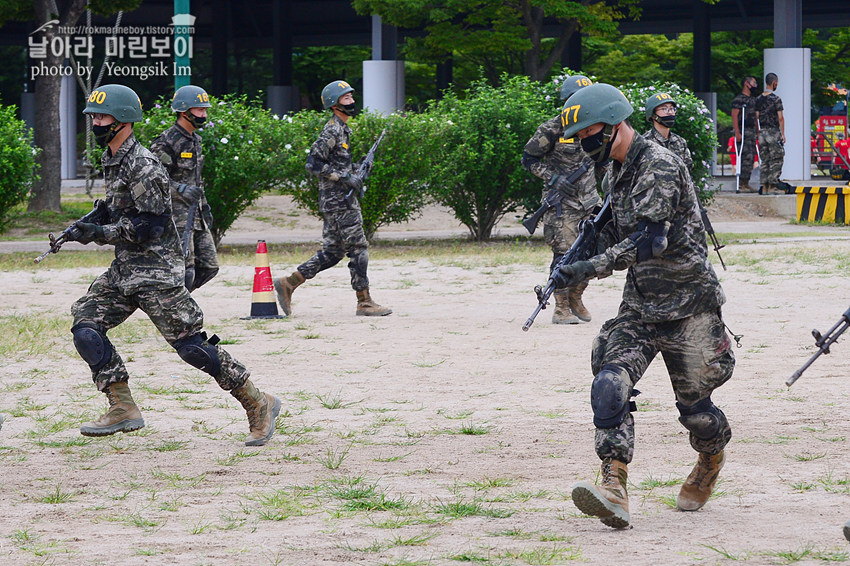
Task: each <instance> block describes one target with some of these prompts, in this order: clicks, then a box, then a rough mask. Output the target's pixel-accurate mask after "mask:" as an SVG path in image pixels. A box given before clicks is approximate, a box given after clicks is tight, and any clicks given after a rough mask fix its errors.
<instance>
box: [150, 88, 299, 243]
mask: <svg viewBox="0 0 850 566" xmlns="http://www.w3.org/2000/svg"><path fill="white" fill-rule="evenodd" d="M175 120H176V117H175V113H174V112H172V111H171V107H170V102H169V101H165V100H160V101H158V102H157V103H156V104H155V105H154V107H153V108H151V109H149V110H148V111H147V112H146V113H145V119H144V121H143V122H141V123H138V124H136V125H135V127H134V130H135V134H136V137H137V138H138V139H139V141H140V142H142V143H143V144H144V145H145V146H146V147H150V143H151V142H152V141H153V140H154V139H155V138H156V137H157V136H158V135H159V134H160V133H162V132H163V131H164V130H166V129H168V128H170V127H171V126H172V125H173V124H174V121H175ZM283 121H284V120H281V119H279V118H278V117H277V116H274V115H272V114H271V112H269V111H268V110H266V109H264V108H263V107H262V105H261V103H259V102H257V101H250V102H249V101H248V100H247V99H246V98H245V96H229V95H228V96H224V97H221V98H215V99H213V100H212V107H211V108H210V109H209V117H208V123H207V124H206V125H205V126H204V128H203V129H202V130H198V134H200V136H201V138H202V139H203V141H202V145H203V148H204V170H203V179H204V191H205V192H206V195H207V201H208V202H209V204H210V208H212V213H213V216H214V218H215V222H214V223H213V229H212V232H213V237H214V238H215V241H216V242H219V241H221V238H222V236H223V235H224V233H225V232H226V231H227V229H228V228H230V226H231V225H232V224H233V222H234V221H235V220H236V219H237V218H238V217H239V215H240V214H242V212H243V211H244V210H245V209H246V208H248V207H249V206H250V205H251V204H252V203H253V202H254V201H255V200H256V199H257V198H258V197H259V196H260V195H261V194H263V193H264V192H266V191H269V190H271V189H272V188H276V187H279V186H280V185H282V184H283V183H284V182H285V181H286V180H287V179H286V163H285V157H286V153H285V152H282V151H281V148H283V147H284V145H285V144H286V143H287V139H286V136H287V134H288V132H287V129H286V128H284V127H282V125H281V122H283Z"/></svg>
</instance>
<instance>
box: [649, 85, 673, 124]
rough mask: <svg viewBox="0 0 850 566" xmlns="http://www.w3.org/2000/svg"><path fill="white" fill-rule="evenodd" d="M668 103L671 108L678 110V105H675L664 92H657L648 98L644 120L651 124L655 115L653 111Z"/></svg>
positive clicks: (670, 97) (671, 98)
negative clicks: (671, 105)
mask: <svg viewBox="0 0 850 566" xmlns="http://www.w3.org/2000/svg"><path fill="white" fill-rule="evenodd" d="M668 102H672V103H673V106H675V107H677V108H678V106H679V105H678V104H676V99H675V98H673V97H672V96H670V95H669V94H667V93H666V92H659V93H656V94H653V95H652V96H650V97H649V98H647V99H646V119H647V121H648V122H652V115H653V114H655V109H656V108H658V107H659V106H661V105H662V104H667V103H668Z"/></svg>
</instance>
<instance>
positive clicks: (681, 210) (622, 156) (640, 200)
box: [554, 83, 735, 528]
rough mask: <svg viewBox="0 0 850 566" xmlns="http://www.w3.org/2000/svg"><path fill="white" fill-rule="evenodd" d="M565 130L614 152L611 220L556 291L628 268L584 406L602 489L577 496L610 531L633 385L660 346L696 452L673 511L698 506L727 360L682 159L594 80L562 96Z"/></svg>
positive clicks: (717, 459) (627, 443)
mask: <svg viewBox="0 0 850 566" xmlns="http://www.w3.org/2000/svg"><path fill="white" fill-rule="evenodd" d="M563 112H564V114H565V121H564V123H565V132H564V136H565V137H572V136H578V137H579V138H580V139H581V144H582V148H583V149H584V150H585V151H586V152H587V153H588V154H589V155H590V156H591V157H592V158H594V159H595V160H597V161H605V160H607V159H608V158H609V157H610V158H612V159H613V160H614V163H613V167H612V169H611V172H610V173H609V175H611V177H612V180H611V183H610V186H611V193H610V196H611V208H612V214H613V219H612V221H611V222H609V223H608V224H607V225H606V226H605V227H604V228H603V230H602V233H601V234H600V237H599V242H598V243H599V245H598V246H597V250H598V254H597V255H595V256H593V257H592V258H590V260H588V261H579V262H576V263H574V264H571V265H567V266H564V267H562V268H561V270H560V271H559V272H558V273H556V274H555V275H554V277H555V282H556V285H557V286H558V287H561V288H563V287H569V286H574V285H577V284H579V283H581V282H583V281H586V280H588V279H591V278H595V277H607V276H608V275H610V274H611V273H612V272H613V271H614V270H623V269H627V270H628V273H627V276H626V286H625V289H624V291H623V301H622V303H621V304H620V309H619V313H618V314H617V316H616V317H614V318H613V319H611V320H609V321H607V322H606V323H605V324H604V325H603V326H602V328H601V330H600V331H599V334H598V336H597V337H596V339H595V340H594V344H593V350H592V355H591V369H592V371H593V373H594V374H595V378H594V380H593V384H592V386H591V407H592V409H593V422H594V425H595V426H596V432H595V445H596V453H597V455H598V456H599V458H600V459H601V460H602V477H601V484H600V485H592V484H589V483H586V482H580V483H579V484H577V485H576V486H575V488H574V489H573V494H572V496H573V501H574V502H575V504H576V506H577V507H578V508H579V509H581V510H582V511H583V512H584V513H587V514H589V515H594V516H597V517H599V518H600V519H601V520H602V522H603V523H604V524H606V525H608V526H611V527H615V528H623V527H627V526H629V524H630V517H629V507H628V493H627V491H626V482H627V476H628V472H627V464H628V463H629V462H631V460H632V455H633V451H634V440H635V433H634V418H633V417H632V411H634V410H635V406H634V404H633V403H632V402H631V398H632V397H633V396H634V395H637V391H636V390H635V389H634V387H635V386H636V385H637V383H638V380H640V378H641V376H642V375H643V374H644V372H645V371H646V369H647V367H648V366H649V364H650V363H651V362H652V360H653V359H654V358H655V357H656V355H657V354H658V353H659V352H660V353H661V355H662V357H663V359H664V363H665V365H666V366H667V371H668V373H669V375H670V380H671V383H672V386H673V392H674V393H675V396H676V408H677V409H678V410H679V414H680V416H679V421H680V422H681V423H682V425H684V427H685V428H686V429H687V430H688V432H689V435H690V443H691V446H692V447H693V448H694V450H696V451H697V452H698V453H699V457H698V461H697V464H696V466H695V467H694V468H693V470H692V471H691V473H690V475H689V476H688V478H687V479H686V480H685V483H684V485H683V486H682V488H681V491H680V493H679V497H678V500H677V505H678V508H679V509H681V510H683V511H695V510H697V509H699V508H701V507H702V506H703V505H704V504H705V502H706V501H708V498H709V496H710V495H711V491H712V490H713V489H714V484H715V482H716V481H717V476H718V474H719V473H720V469H721V468H722V466H723V463H724V460H725V457H724V451H723V449H724V447H725V446H726V444H727V443H728V442H729V439H730V438H731V434H732V433H731V429H730V427H729V423H728V421H727V420H726V416H725V415H724V414H723V411H721V410H720V409H719V408H718V407H717V406H716V405H714V403H713V402H712V401H711V394H712V392H713V391H714V390H715V389H716V388H717V387H719V386H720V385H722V384H723V383H725V382H726V381H727V380H728V379H729V378H730V377H731V376H732V370H733V368H734V365H735V358H734V356H733V354H732V350H731V343H730V340H729V337H728V336H727V335H726V331H725V325H724V323H723V320H722V318H721V315H720V307H721V305H722V304H723V303H724V302H725V296H724V294H723V290H722V289H721V287H720V283H719V281H718V279H717V275H716V274H715V273H714V270H713V269H712V267H711V264H710V263H709V261H708V248H707V246H706V241H705V234H704V232H705V228H704V227H703V223H702V221H701V219H700V214H699V209H698V205H697V195H696V192H695V190H694V187H693V183H692V181H691V177H690V175H689V174H688V171H687V169H686V167H685V165H684V163H683V162H682V160H681V159H679V158H677V157H676V156H674V155H673V154H671V153H670V152H669V151H668V150H666V149H664V148H663V147H661V146H659V145H657V144H653V143H650V142H649V141H647V140H646V139H644V138H643V137H641V136H639V135H636V133H635V131H634V130H633V129H632V127H631V126H630V125H629V123H628V121H626V119H627V118H628V117H629V116H630V115H631V114H632V112H633V109H632V106H631V105H630V104H629V102H628V101H627V100H626V98H625V96H623V94H622V93H621V92H620V91H619V90H617V89H616V88H615V87H613V86H611V85H606V84H602V83H598V84H595V85H592V86H589V87H587V88H585V89H582V90H581V91H579V92H577V93H576V94H575V95H573V97H572V98H571V99H570V100H569V101H567V103H566V104H565V107H564V110H563Z"/></svg>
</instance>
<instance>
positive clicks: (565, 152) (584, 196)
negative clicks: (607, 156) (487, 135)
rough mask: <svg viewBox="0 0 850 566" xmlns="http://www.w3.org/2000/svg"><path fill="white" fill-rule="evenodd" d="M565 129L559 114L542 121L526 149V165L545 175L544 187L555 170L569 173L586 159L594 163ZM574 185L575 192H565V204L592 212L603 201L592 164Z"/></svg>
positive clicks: (524, 164)
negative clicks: (566, 133)
mask: <svg viewBox="0 0 850 566" xmlns="http://www.w3.org/2000/svg"><path fill="white" fill-rule="evenodd" d="M563 131H564V127H563V126H562V125H561V117H560V116H556V117H554V118H552V119H551V120H548V121H546V122H543V123H542V124H541V125H540V127H538V128H537V131H536V132H534V135H533V136H531V139H529V140H528V143H526V144H525V148H524V149H523V156H522V164H523V166H524V167H525V168H526V169H528V170H529V171H530V172H531V173H532V174H533V175H535V176H537V177H540V178H541V179H543V181H544V182H545V185H544V190H546V189H547V188H548V184H549V180H550V179H551V178H552V176H554V175H555V174H559V175H565V176H567V177H569V176H570V175H572V174H573V172H575V171H576V170H577V169H578V168H579V167H581V166H582V164H584V163H585V162H588V163H593V161H592V160H591V159H590V157H589V156H588V155H587V154H586V153H585V152H584V151H582V149H581V144H580V143H579V141H578V139H577V138H572V139H568V140H565V139H564V138H563V136H562V133H563ZM574 185H575V186H576V189H577V190H576V191H575V192H573V193H571V194H562V196H561V204H562V205H564V206H568V207H569V208H572V209H574V210H578V211H580V212H589V211H591V210H593V208H594V207H595V206H597V205H599V204H601V201H600V199H599V194H598V193H597V192H596V180H595V178H594V168H593V167H591V168H590V169H588V170H587V171H585V173H584V174H583V175H582V176H581V177H579V178H578V180H576V182H575V183H574Z"/></svg>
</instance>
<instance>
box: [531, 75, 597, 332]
mask: <svg viewBox="0 0 850 566" xmlns="http://www.w3.org/2000/svg"><path fill="white" fill-rule="evenodd" d="M590 84H592V83H591V81H590V79H588V78H587V77H584V76H582V75H576V76H573V77H567V78H566V79H565V80H564V83H563V84H562V85H561V100H567V99H569V97H570V96H572V95H573V94H574V93H575V92H576V91H577V90H579V89H581V88H584V87H586V86H588V85H590ZM563 131H564V128H563V126H562V125H561V116H560V115H558V116H555V117H554V118H552V119H551V120H547V121H546V122H543V124H541V125H540V126H539V127H538V128H537V131H536V132H534V135H533V136H531V139H530V140H528V143H526V144H525V148H524V150H523V153H522V165H523V167H525V168H526V169H528V171H529V172H531V173H532V174H533V175H535V176H537V177H540V178H541V179H543V199H544V200H546V201H548V202H556V201H559V202H560V210H557V209H556V207H554V206H553V207H551V208H549V209H548V210H547V211H546V213H545V214H544V215H543V238H544V239H545V240H546V243H547V244H548V245H549V247H551V248H552V256H553V257H552V263H551V264H550V265H549V271H548V272H547V273H551V272H552V269H554V268H555V265H556V264H557V263H558V261H559V260H560V259H561V256H563V255H564V254H565V253H567V251H568V250H569V249H570V246H572V245H573V242H575V241H576V238H577V237H578V225H579V222H581V221H582V220H584V219H585V218H589V217H590V216H592V215H593V211H594V209H595V208H596V207H597V206H599V205H600V204H601V201H600V199H599V194H598V193H597V191H596V180H595V177H594V168H593V161H592V160H591V159H590V158H589V157H588V156H587V154H585V153H584V152H583V151H582V150H581V146H580V145H579V142H578V139H576V138H570V139H564V137H563V136H562V135H561V134H562V133H563ZM582 166H585V172H584V173H583V174H582V175H581V176H580V177H579V178H578V179H576V180H575V181H574V182H573V183H569V182H568V181H567V178H568V177H569V176H570V175H572V174H573V173H575V172H576V171H578V170H579V169H580V168H581V167H582ZM586 288H587V283H582V284H581V285H578V286H576V287H574V288H571V289H562V290H558V291H555V293H553V294H554V295H555V311H554V312H553V313H552V323H553V324H579V323H580V322H590V319H591V316H590V311H588V310H587V308H586V307H585V306H584V302H582V295H583V294H584V290H585V289H586Z"/></svg>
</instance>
